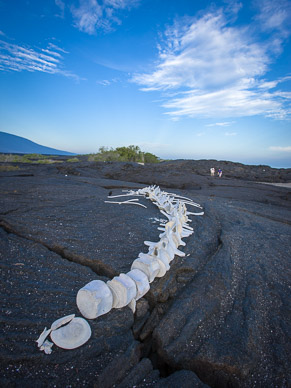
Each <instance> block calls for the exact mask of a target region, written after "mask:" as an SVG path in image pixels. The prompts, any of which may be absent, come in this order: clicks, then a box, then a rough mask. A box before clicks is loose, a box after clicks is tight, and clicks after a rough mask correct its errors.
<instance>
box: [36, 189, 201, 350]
mask: <svg viewBox="0 0 291 388" xmlns="http://www.w3.org/2000/svg"><path fill="white" fill-rule="evenodd" d="M128 196H143V197H146V198H147V199H149V200H150V201H152V202H153V204H155V205H156V206H157V207H158V208H159V210H160V212H161V213H162V214H163V215H164V216H165V217H166V218H167V222H166V223H161V224H160V227H159V228H158V230H160V231H161V232H162V233H161V234H160V235H159V237H160V240H159V241H157V242H151V241H145V242H144V243H145V245H146V246H147V247H148V252H147V253H140V254H139V255H138V257H137V259H135V260H134V261H133V263H132V265H131V270H130V271H129V272H127V273H126V274H124V273H121V274H120V275H119V276H115V277H114V278H113V279H112V280H109V281H107V282H104V281H101V280H93V281H91V282H90V283H88V284H86V285H85V286H84V287H82V288H81V289H80V290H79V291H78V293H77V297H76V302H77V306H78V308H79V310H80V312H81V314H82V315H83V316H84V317H85V318H87V319H95V318H97V317H99V316H101V315H103V314H106V313H108V312H109V311H110V310H111V309H112V308H122V307H125V306H129V307H130V308H131V309H132V311H133V312H135V307H136V301H137V300H139V299H140V298H142V297H143V296H144V295H145V294H146V293H147V292H148V291H149V289H150V283H152V282H153V281H154V279H155V278H160V277H162V276H164V275H165V273H166V272H167V271H169V269H170V263H171V262H172V260H173V259H174V257H175V256H180V257H183V256H185V253H184V252H182V251H180V250H179V249H178V248H179V246H185V245H186V244H185V242H184V241H183V240H182V239H183V238H185V237H189V236H190V235H191V234H192V233H193V228H191V226H189V225H188V223H189V222H191V220H190V219H189V218H188V216H189V215H203V214H204V212H203V211H200V212H196V213H194V212H189V211H188V210H187V208H186V205H190V206H193V207H196V208H198V209H200V210H201V209H202V207H201V206H200V205H199V204H197V203H195V202H193V201H192V200H191V199H190V198H186V197H182V196H179V195H177V194H169V193H167V192H164V191H162V190H161V189H160V188H159V187H158V186H148V187H145V188H142V189H139V190H137V191H132V190H130V191H128V192H127V193H126V194H122V195H119V196H110V197H109V198H110V199H112V198H117V197H128ZM137 201H138V199H135V200H126V201H124V202H119V201H105V202H106V203H115V204H116V203H117V204H123V203H124V204H132V205H140V206H142V207H146V206H144V205H142V204H139V203H137ZM68 320H72V323H75V322H76V324H77V323H78V324H79V325H81V326H82V329H83V331H84V330H85V331H86V332H84V333H83V334H82V336H83V338H81V339H80V338H75V337H74V336H76V335H75V334H74V333H73V332H72V333H67V332H65V331H66V327H68V326H69V325H67V326H63V327H61V326H62V325H65V324H66V323H67V322H68ZM77 320H78V322H77ZM81 320H83V321H84V322H82V321H81ZM71 326H72V327H71V329H73V325H72V324H71ZM71 331H72V330H71ZM63 332H65V333H63ZM49 334H51V339H52V340H53V342H54V343H55V344H56V345H57V346H60V347H63V348H65V349H73V348H74V347H78V346H81V345H82V344H83V343H85V342H86V341H87V340H88V339H89V338H90V336H91V329H90V326H89V325H88V324H87V322H86V321H85V320H84V319H82V318H74V315H71V316H68V317H64V318H60V319H58V320H57V321H56V322H54V323H53V324H52V326H51V329H49V330H46V328H45V330H44V331H43V333H42V334H41V335H40V337H39V339H38V340H37V343H38V347H39V348H40V350H44V351H45V353H47V354H50V353H51V347H52V345H53V344H52V343H50V342H49V341H45V339H46V337H47V336H48V335H49ZM70 336H72V341H71V342H70V341H69V342H68V337H70ZM64 337H65V338H66V341H67V342H68V343H67V342H66V343H64V340H63V338H64ZM84 341H85V342H84Z"/></svg>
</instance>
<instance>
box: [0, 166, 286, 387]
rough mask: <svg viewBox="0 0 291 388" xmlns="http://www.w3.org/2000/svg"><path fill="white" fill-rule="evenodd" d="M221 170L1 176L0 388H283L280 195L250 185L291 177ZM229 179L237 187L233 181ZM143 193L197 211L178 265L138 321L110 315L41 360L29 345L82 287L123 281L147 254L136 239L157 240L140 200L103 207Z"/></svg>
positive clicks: (44, 171)
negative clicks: (154, 192)
mask: <svg viewBox="0 0 291 388" xmlns="http://www.w3.org/2000/svg"><path fill="white" fill-rule="evenodd" d="M224 163H225V165H224V166H222V163H220V165H219V166H216V165H213V162H212V161H204V164H203V161H199V163H196V164H195V163H194V162H192V163H190V162H189V161H177V162H167V163H163V164H161V165H156V166H152V165H151V166H139V165H136V164H133V163H91V164H88V163H76V164H73V165H72V164H67V163H62V164H59V165H56V166H40V165H38V166H36V165H23V166H21V170H19V171H10V172H2V173H1V177H0V226H1V228H0V259H1V260H0V265H1V290H2V292H1V294H2V303H1V315H0V327H1V340H0V385H1V386H3V387H31V386H39V387H42V386H43V387H54V386H57V387H59V386H67V387H69V386H72V387H81V386H85V387H97V388H98V387H102V388H106V387H108V388H109V387H113V386H116V387H120V388H121V387H123V388H125V387H133V386H136V387H146V386H147V387H149V386H155V387H173V388H175V387H179V388H180V387H182V386H183V387H188V386H189V387H206V386H211V387H256V386H257V387H287V386H288V382H289V381H291V376H290V372H289V370H290V367H289V366H290V361H291V360H290V354H291V352H290V308H289V307H290V306H289V305H288V303H289V300H290V296H289V293H290V291H289V290H290V278H291V277H290V269H289V268H290V265H289V259H290V257H291V254H290V253H291V252H290V251H291V249H290V224H291V212H290V197H291V194H290V190H288V189H287V188H281V187H276V186H270V185H264V184H259V183H256V182H250V180H253V181H254V180H256V181H258V182H260V181H269V182H270V181H276V182H288V181H289V182H290V180H291V179H290V171H289V170H282V171H281V170H274V169H270V168H268V169H267V167H266V166H258V167H257V168H255V166H243V165H237V164H236V165H234V164H231V163H230V162H224ZM208 164H209V165H208ZM209 166H210V167H212V166H214V167H216V168H218V167H222V168H223V171H224V172H225V174H224V175H227V174H228V177H227V179H225V178H223V179H219V178H217V177H210V176H209V174H208V172H209V168H210V167H209ZM227 168H229V171H228V170H227ZM239 168H242V170H241V176H240V178H242V179H233V177H235V176H236V177H237V178H238V177H239V176H238V171H239V170H238V169H239ZM264 169H265V170H266V169H267V173H266V171H262V170H264ZM242 171H243V172H244V173H242ZM246 171H248V173H247V172H246ZM272 174H273V175H272ZM246 179H249V180H246ZM152 183H156V184H159V185H160V186H162V188H164V189H166V190H168V191H172V192H176V193H179V194H181V195H185V196H187V197H190V198H192V199H193V200H194V201H196V202H198V203H200V204H201V205H203V207H204V209H205V215H204V216H203V217H195V216H192V217H191V218H192V223H191V226H192V227H193V228H194V234H193V235H192V236H190V237H188V238H187V239H184V241H185V242H186V246H185V247H180V249H181V250H183V251H184V252H185V253H186V256H185V257H184V258H179V257H176V258H175V259H174V260H173V262H172V263H171V268H170V270H169V271H168V272H167V273H166V275H165V276H164V277H163V278H160V279H156V280H155V281H154V282H153V283H152V284H151V289H150V291H149V292H148V293H147V294H146V295H145V296H144V297H143V298H142V299H141V300H139V301H138V303H137V310H136V313H135V315H133V313H132V312H131V310H130V309H129V308H128V307H125V308H123V309H113V310H111V311H110V312H109V313H108V314H106V315H103V316H101V317H99V318H97V319H96V320H90V321H89V324H90V326H91V328H92V337H91V339H90V340H89V341H88V342H87V343H86V344H85V345H84V346H82V347H80V348H78V349H75V350H70V351H68V350H63V349H60V348H57V347H56V346H54V347H53V353H52V354H51V355H45V354H44V353H43V352H40V351H39V350H38V348H37V345H36V342H35V341H36V339H37V338H38V336H39V334H40V333H41V332H42V330H43V329H44V327H50V325H51V323H52V322H53V321H55V320H56V319H58V318H60V317H62V316H65V315H68V314H72V313H75V314H76V315H77V316H80V313H79V312H78V308H77V306H76V301H75V298H76V294H77V291H78V290H79V288H81V287H82V286H84V285H85V284H86V283H88V282H90V281H91V280H93V279H100V280H104V281H107V280H109V279H111V278H112V277H113V276H115V275H117V274H119V273H121V272H128V271H129V270H130V266H131V263H132V261H133V260H134V259H135V258H136V257H137V255H138V253H139V252H147V247H146V246H145V245H144V244H143V242H144V240H150V241H158V239H159V233H160V232H159V231H158V230H157V226H158V222H157V221H156V219H159V218H163V216H162V215H161V214H160V213H159V211H158V209H157V208H156V207H155V206H154V205H153V204H152V203H151V202H149V201H148V200H146V199H144V198H139V200H140V202H141V203H143V204H145V205H146V206H147V209H145V208H142V207H139V206H134V205H117V204H107V203H104V201H105V200H108V198H107V196H108V195H114V194H120V193H122V189H126V188H139V187H143V186H144V185H145V184H152ZM112 200H114V199H112ZM118 200H119V199H118ZM120 200H122V198H120ZM188 209H189V210H190V211H191V210H194V211H195V209H194V208H190V207H188Z"/></svg>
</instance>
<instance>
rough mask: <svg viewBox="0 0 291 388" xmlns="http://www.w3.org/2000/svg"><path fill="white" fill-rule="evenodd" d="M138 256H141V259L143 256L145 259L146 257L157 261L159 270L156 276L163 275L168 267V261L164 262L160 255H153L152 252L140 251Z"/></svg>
mask: <svg viewBox="0 0 291 388" xmlns="http://www.w3.org/2000/svg"><path fill="white" fill-rule="evenodd" d="M139 258H141V259H143V258H145V259H147V258H149V259H153V260H155V261H156V262H157V263H158V266H159V271H158V273H157V274H156V277H157V278H161V277H163V276H164V275H165V273H166V272H167V271H168V269H169V263H168V262H166V260H164V259H161V258H160V257H158V256H156V255H153V254H150V253H140V254H139Z"/></svg>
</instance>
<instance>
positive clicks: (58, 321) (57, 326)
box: [51, 314, 75, 330]
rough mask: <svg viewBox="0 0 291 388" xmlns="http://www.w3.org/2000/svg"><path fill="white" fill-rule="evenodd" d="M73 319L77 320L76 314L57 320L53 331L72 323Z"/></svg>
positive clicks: (52, 327)
mask: <svg viewBox="0 0 291 388" xmlns="http://www.w3.org/2000/svg"><path fill="white" fill-rule="evenodd" d="M73 318H75V314H71V315H67V316H65V317H63V318H60V319H57V320H56V321H54V322H53V323H52V325H51V330H56V329H58V328H59V327H61V326H63V325H65V324H66V323H68V322H70V321H71V320H72V319H73Z"/></svg>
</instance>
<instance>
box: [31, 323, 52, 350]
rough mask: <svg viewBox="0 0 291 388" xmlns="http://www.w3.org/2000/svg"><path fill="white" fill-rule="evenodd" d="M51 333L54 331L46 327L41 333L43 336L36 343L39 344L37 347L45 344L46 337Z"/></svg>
mask: <svg viewBox="0 0 291 388" xmlns="http://www.w3.org/2000/svg"><path fill="white" fill-rule="evenodd" d="M51 331H52V329H47V328H46V327H45V328H44V330H43V332H42V333H41V335H40V336H39V337H38V339H37V340H36V341H35V342H37V346H38V347H40V346H41V345H42V344H43V343H44V341H45V339H46V337H47V336H48V335H49V334H50V332H51Z"/></svg>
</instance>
